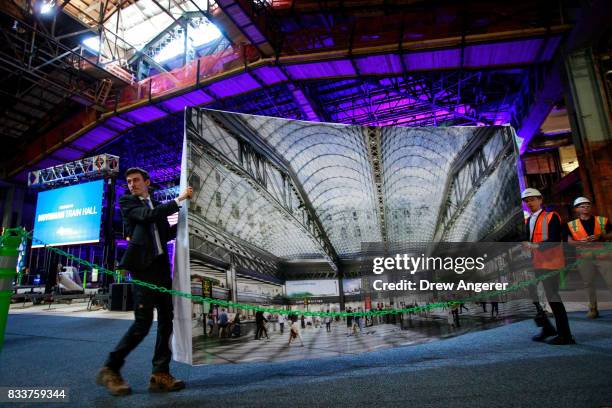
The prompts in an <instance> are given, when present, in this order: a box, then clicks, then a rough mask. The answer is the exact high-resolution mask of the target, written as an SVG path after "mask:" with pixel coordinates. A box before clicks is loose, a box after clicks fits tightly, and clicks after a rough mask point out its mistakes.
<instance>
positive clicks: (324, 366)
mask: <svg viewBox="0 0 612 408" xmlns="http://www.w3.org/2000/svg"><path fill="white" fill-rule="evenodd" d="M570 321H571V326H572V330H573V332H574V335H575V337H576V340H577V341H578V344H577V345H575V346H549V345H547V344H541V343H534V342H532V341H531V340H530V337H531V335H532V334H534V333H535V332H536V328H535V327H534V325H533V322H531V321H527V320H525V321H519V322H515V323H510V324H504V325H501V326H497V327H493V328H490V329H488V330H473V331H469V332H467V333H464V334H461V335H459V336H454V337H450V338H445V339H442V340H433V341H428V342H425V343H420V344H416V345H398V346H397V347H393V348H387V349H382V348H381V349H379V350H376V351H371V352H362V353H358V354H348V353H344V354H342V355H336V356H328V357H321V356H319V357H317V355H318V354H319V350H316V349H315V350H311V349H309V346H308V345H307V346H306V347H304V348H301V347H299V346H295V347H294V346H292V349H291V352H292V353H295V354H296V355H298V356H300V357H301V358H299V359H295V360H292V361H282V362H260V361H252V362H243V363H240V364H233V363H226V364H214V365H206V366H189V365H185V364H177V363H173V364H172V372H173V373H174V374H175V375H176V376H177V377H180V378H183V379H184V380H186V382H187V388H186V389H185V390H183V391H181V392H179V393H173V394H162V395H158V394H149V393H148V392H147V389H146V387H147V381H148V374H149V370H150V359H151V356H152V353H153V345H154V339H155V331H156V329H155V325H154V327H153V328H152V330H151V333H150V334H149V336H148V337H147V338H146V339H145V340H144V341H143V343H142V344H141V345H140V346H139V347H138V348H137V349H136V350H134V352H133V353H132V354H131V355H130V356H129V358H128V361H127V363H126V365H125V367H124V368H123V370H122V373H123V375H124V377H125V378H126V379H127V380H128V381H129V382H130V383H131V385H132V387H133V394H132V395H130V396H127V397H122V398H117V397H112V396H109V395H108V394H107V393H106V391H105V390H104V389H103V388H102V387H98V386H96V385H95V382H94V378H95V373H96V371H97V370H98V368H99V367H100V366H101V365H102V364H103V362H104V359H105V357H106V354H107V353H108V352H109V351H110V350H111V349H112V348H113V346H114V345H115V343H116V342H117V341H118V339H119V337H120V336H121V335H122V334H123V332H124V331H125V330H126V329H127V327H129V325H130V321H129V320H126V319H109V318H104V319H101V318H84V317H66V316H60V315H59V314H57V313H56V314H51V313H42V312H40V313H24V312H21V313H13V312H11V314H10V315H9V321H8V327H7V330H6V338H5V344H4V349H3V350H2V353H1V354H0V386H5V387H7V386H9V387H48V386H53V387H67V388H68V389H69V395H70V401H69V402H68V403H62V404H56V405H55V406H58V407H65V406H78V407H82V406H104V407H113V406H126V405H129V406H147V407H157V406H159V407H169V406H170V407H172V406H177V407H178V406H180V407H184V406H194V407H202V406H203V407H206V406H211V407H212V406H214V407H226V406H227V407H270V406H278V407H283V406H292V407H302V406H303V407H313V406H315V407H317V406H325V407H327V406H334V407H335V406H339V407H345V406H346V407H348V406H363V405H364V404H372V405H375V406H384V407H386V406H394V407H395V406H397V407H406V406H412V407H449V406H453V407H463V406H465V407H498V406H510V407H602V406H612V311H610V310H608V311H604V312H603V313H602V318H601V319H597V320H589V319H586V318H585V317H584V313H583V312H577V313H573V314H571V319H570ZM313 336H315V334H314V332H313ZM279 337H280V336H279ZM339 338H340V337H339ZM345 339H346V338H345ZM279 340H280V339H279ZM350 341H353V339H351V340H350ZM354 341H355V342H360V341H365V342H366V344H367V341H368V340H360V339H359V338H355V339H354ZM253 342H254V341H253ZM257 343H258V344H259V343H261V344H262V346H259V347H267V346H263V344H265V342H263V343H262V342H257ZM270 344H271V345H272V344H275V341H271V342H270ZM247 358H248V357H247ZM0 405H3V406H26V404H17V403H15V404H13V403H11V404H10V405H6V404H1V403H0ZM45 406H53V405H50V404H47V405H45Z"/></svg>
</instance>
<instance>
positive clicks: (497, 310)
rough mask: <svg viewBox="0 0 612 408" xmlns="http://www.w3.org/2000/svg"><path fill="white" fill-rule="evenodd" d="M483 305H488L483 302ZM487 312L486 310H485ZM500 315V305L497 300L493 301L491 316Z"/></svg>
mask: <svg viewBox="0 0 612 408" xmlns="http://www.w3.org/2000/svg"><path fill="white" fill-rule="evenodd" d="M483 305H486V303H483ZM485 312H486V310H485ZM494 314H495V315H496V316H497V315H499V306H498V304H497V302H491V316H493V315H494Z"/></svg>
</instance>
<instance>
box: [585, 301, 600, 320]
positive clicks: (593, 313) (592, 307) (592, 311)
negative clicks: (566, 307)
mask: <svg viewBox="0 0 612 408" xmlns="http://www.w3.org/2000/svg"><path fill="white" fill-rule="evenodd" d="M587 317H588V318H589V319H597V318H598V317H599V310H597V303H589V311H588V313H587Z"/></svg>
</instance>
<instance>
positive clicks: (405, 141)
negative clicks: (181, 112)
mask: <svg viewBox="0 0 612 408" xmlns="http://www.w3.org/2000/svg"><path fill="white" fill-rule="evenodd" d="M188 114H189V112H188ZM191 115H192V117H191V118H188V123H189V121H190V120H191V121H192V122H193V123H194V124H195V125H194V126H195V128H197V129H196V130H195V132H196V133H198V135H199V136H198V137H200V138H201V139H202V140H204V141H205V142H206V144H207V145H208V146H209V147H208V148H206V149H203V150H198V148H197V147H196V148H195V149H196V150H195V151H192V152H191V156H192V158H195V160H192V161H191V165H192V166H193V173H194V174H196V175H197V177H196V178H197V180H196V181H197V183H198V186H197V187H198V188H199V189H198V190H199V196H198V197H197V199H196V206H197V211H196V212H197V214H199V215H198V216H199V217H200V220H201V221H202V222H204V223H208V224H210V225H215V226H216V227H222V228H223V229H224V230H225V231H226V232H228V233H230V234H232V235H233V236H235V237H237V238H238V239H240V240H244V241H246V242H249V243H250V244H252V245H254V246H256V247H259V248H261V249H263V250H265V251H267V252H269V253H271V254H273V255H275V256H277V257H280V258H284V259H301V258H316V257H322V256H323V255H324V252H325V250H324V248H322V247H321V245H319V244H320V242H317V237H318V236H319V235H320V232H321V231H312V230H309V228H308V226H305V225H306V223H305V222H304V218H303V217H304V214H303V213H302V214H301V216H298V213H299V210H301V209H303V206H304V205H306V206H311V208H312V210H313V213H312V214H314V216H315V217H316V218H317V219H318V222H319V223H320V224H319V225H320V226H321V227H322V232H323V233H324V234H325V235H326V236H327V237H328V239H329V242H331V244H332V246H333V248H334V249H335V252H336V253H337V254H338V256H339V257H340V258H354V257H356V256H359V254H360V253H361V251H362V243H364V242H381V241H388V242H397V243H411V242H414V243H423V242H429V241H432V240H444V241H459V240H470V241H477V240H480V239H483V238H484V237H486V236H487V234H489V233H490V231H491V230H492V229H495V228H497V227H499V226H500V225H502V224H504V223H506V222H507V221H508V217H509V214H511V213H513V211H515V210H516V208H517V206H516V201H512V196H513V195H514V194H515V191H514V190H516V189H518V185H517V182H516V180H517V179H516V166H515V162H514V161H513V160H508V159H507V157H508V155H509V154H511V153H512V154H513V152H514V150H513V144H512V138H511V137H510V136H511V134H513V131H512V130H511V129H510V128H504V127H491V128H486V129H487V130H486V132H485V131H483V129H484V128H477V127H453V128H405V127H404V128H402V127H387V128H376V129H377V132H378V134H379V135H380V139H379V141H380V157H379V160H380V164H381V165H380V176H381V177H380V180H382V188H381V189H380V190H378V191H379V192H378V193H377V190H376V182H375V180H376V172H375V171H374V169H373V168H374V167H375V166H373V162H372V156H371V154H370V155H369V154H368V145H367V143H368V140H369V139H368V133H367V132H368V130H372V129H373V128H367V127H360V126H348V125H337V124H326V123H314V122H303V121H294V120H285V119H278V118H270V117H262V116H251V115H244V114H234V113H227V112H219V111H210V110H206V109H202V110H193V111H192V113H191ZM188 127H189V125H188ZM479 129H480V130H479ZM250 149H251V150H252V149H255V150H258V151H259V152H262V153H263V154H264V155H268V156H269V159H270V163H268V164H267V165H266V166H261V167H258V170H257V171H255V170H253V171H251V174H252V175H254V176H249V175H248V174H247V173H248V171H246V170H244V169H247V167H250V166H255V167H257V165H256V163H254V162H253V163H251V162H250V161H252V160H253V159H252V158H249V154H248V151H249V150H250ZM211 152H212V153H211ZM505 158H506V159H505ZM284 166H285V167H286V169H288V170H289V172H288V173H287V172H286V173H283V170H282V169H283V168H284ZM241 168H242V169H243V170H240V169H241ZM257 172H262V174H263V173H265V175H263V176H261V175H260V176H257V175H256V173H257ZM257 177H259V178H260V179H261V180H264V181H263V182H262V183H263V184H258V183H257V181H256V180H254V178H257ZM286 177H290V178H293V179H292V182H293V183H294V185H295V186H299V187H301V191H302V192H303V193H304V194H305V195H306V200H305V202H304V200H300V198H299V194H300V193H299V191H296V190H295V189H287V190H283V186H286V180H285V181H284V178H286ZM470 183H471V184H470ZM465 185H471V186H472V187H473V188H472V189H468V188H466V187H465ZM298 190H300V189H299V188H298ZM286 195H290V196H291V197H285V196H286ZM491 200H501V201H503V202H504V203H507V205H506V204H503V205H499V206H497V207H494V206H490V205H489V206H487V207H486V208H487V210H486V214H485V216H487V222H481V220H482V215H483V214H482V210H479V209H480V208H481V207H482V206H483V205H484V204H483V203H486V202H491ZM283 203H285V204H283ZM381 203H382V205H380V204H381ZM442 211H444V212H445V214H446V216H441V212H442ZM380 212H384V213H385V214H384V216H381V215H383V214H380ZM300 217H302V218H300ZM383 222H384V223H385V224H386V225H385V228H382V226H381V223H383ZM474 226H477V228H476V227H474Z"/></svg>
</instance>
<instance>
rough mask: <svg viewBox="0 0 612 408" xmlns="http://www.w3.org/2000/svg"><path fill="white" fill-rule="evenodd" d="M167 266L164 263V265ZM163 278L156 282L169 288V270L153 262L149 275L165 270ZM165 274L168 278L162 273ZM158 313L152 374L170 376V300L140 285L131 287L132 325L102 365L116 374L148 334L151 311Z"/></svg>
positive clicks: (158, 262)
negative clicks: (132, 293) (132, 288)
mask: <svg viewBox="0 0 612 408" xmlns="http://www.w3.org/2000/svg"><path fill="white" fill-rule="evenodd" d="M166 262H167V261H166ZM164 269H166V271H164V272H163V273H164V276H167V278H163V279H160V280H159V282H161V281H165V282H164V283H163V284H159V283H156V284H158V285H159V286H164V287H167V288H169V287H170V270H169V266H168V265H167V264H166V265H163V262H161V261H156V262H154V265H153V266H152V272H160V270H164ZM166 272H167V275H165V273H166ZM154 308H156V309H157V341H156V342H155V353H154V354H153V360H152V363H153V370H152V372H153V373H168V372H170V360H171V359H172V350H171V349H170V337H171V336H172V319H173V318H174V313H173V308H172V296H171V295H170V294H168V293H162V292H159V291H155V290H152V289H149V288H146V287H143V286H140V285H134V323H133V324H132V325H131V326H130V328H129V329H128V331H127V332H126V333H125V335H124V336H123V337H122V338H121V340H120V341H119V344H117V346H116V347H115V349H114V350H113V351H112V352H111V353H110V354H109V355H108V359H107V360H106V363H105V365H106V366H107V367H109V368H110V369H112V370H115V371H119V370H120V369H121V367H122V366H123V363H124V362H125V358H126V357H127V355H128V354H129V353H130V352H131V351H132V350H134V349H135V348H136V346H138V344H140V342H141V341H142V340H143V339H144V338H145V337H146V335H147V334H148V333H149V329H150V328H151V325H152V324H153V309H154Z"/></svg>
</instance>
